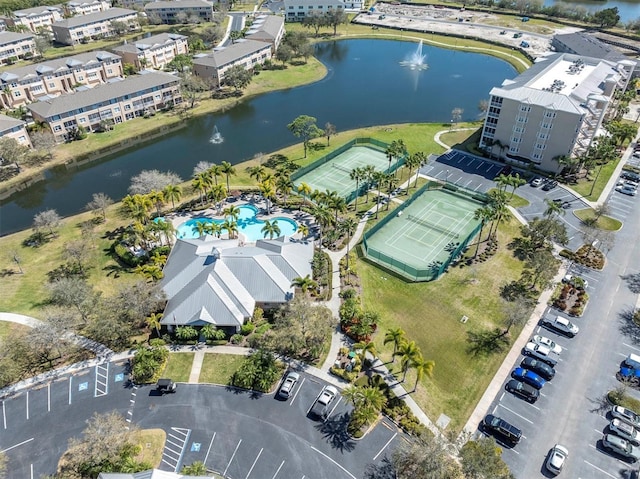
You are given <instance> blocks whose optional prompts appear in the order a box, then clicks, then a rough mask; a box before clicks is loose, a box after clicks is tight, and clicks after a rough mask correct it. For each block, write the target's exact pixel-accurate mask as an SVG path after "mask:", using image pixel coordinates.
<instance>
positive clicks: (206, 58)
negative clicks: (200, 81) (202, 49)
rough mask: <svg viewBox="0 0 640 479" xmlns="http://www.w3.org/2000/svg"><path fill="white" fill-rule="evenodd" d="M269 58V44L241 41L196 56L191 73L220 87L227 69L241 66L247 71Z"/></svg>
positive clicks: (270, 54)
mask: <svg viewBox="0 0 640 479" xmlns="http://www.w3.org/2000/svg"><path fill="white" fill-rule="evenodd" d="M271 56H272V53H271V44H270V43H265V42H258V41H256V40H247V39H242V40H238V41H237V42H236V43H233V44H231V45H229V46H228V47H221V48H216V50H215V51H214V52H213V53H210V54H207V55H196V56H195V58H194V59H193V73H195V74H196V75H198V76H199V77H202V78H205V79H212V81H213V83H214V84H215V85H218V86H220V85H222V84H223V83H224V74H225V72H226V71H227V70H228V69H229V68H231V67H233V66H235V65H242V66H243V67H244V68H245V69H247V70H249V69H251V68H253V67H255V66H256V65H262V64H263V63H264V62H265V61H267V60H270V59H271Z"/></svg>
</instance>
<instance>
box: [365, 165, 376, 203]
mask: <svg viewBox="0 0 640 479" xmlns="http://www.w3.org/2000/svg"><path fill="white" fill-rule="evenodd" d="M362 171H363V178H362V179H363V180H364V181H365V182H366V183H367V197H366V199H365V203H369V189H370V188H371V184H372V183H373V178H374V175H375V174H376V169H375V168H374V167H373V165H367V166H365V167H363V170H362Z"/></svg>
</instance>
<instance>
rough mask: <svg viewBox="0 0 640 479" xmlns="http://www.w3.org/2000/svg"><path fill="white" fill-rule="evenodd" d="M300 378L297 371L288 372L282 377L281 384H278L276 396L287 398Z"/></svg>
mask: <svg viewBox="0 0 640 479" xmlns="http://www.w3.org/2000/svg"><path fill="white" fill-rule="evenodd" d="M299 380H300V375H299V374H298V373H294V372H290V373H289V374H287V376H286V377H285V378H284V381H283V382H282V386H280V390H279V391H278V396H280V397H281V398H284V399H289V398H290V397H291V394H293V390H294V388H295V387H296V384H297V383H298V381H299Z"/></svg>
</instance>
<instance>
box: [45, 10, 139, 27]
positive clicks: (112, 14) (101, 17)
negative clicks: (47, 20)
mask: <svg viewBox="0 0 640 479" xmlns="http://www.w3.org/2000/svg"><path fill="white" fill-rule="evenodd" d="M131 15H138V12H136V11H135V10H128V9H126V8H109V9H108V10H104V11H102V12H95V13H88V14H86V15H78V16H76V17H71V18H67V19H66V20H61V21H59V22H53V24H52V26H54V27H63V28H74V27H80V26H83V25H91V24H92V23H98V22H104V21H107V20H117V19H118V18H121V17H127V16H131Z"/></svg>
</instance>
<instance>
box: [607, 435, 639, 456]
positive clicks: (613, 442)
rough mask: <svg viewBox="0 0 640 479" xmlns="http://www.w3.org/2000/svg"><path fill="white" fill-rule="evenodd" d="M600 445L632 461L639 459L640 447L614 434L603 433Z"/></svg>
mask: <svg viewBox="0 0 640 479" xmlns="http://www.w3.org/2000/svg"><path fill="white" fill-rule="evenodd" d="M602 447H604V448H605V449H606V450H607V451H611V452H614V453H616V454H619V455H620V456H623V457H625V458H627V459H630V460H631V461H632V462H636V461H637V460H638V459H640V447H638V446H634V445H633V444H631V443H630V442H629V441H627V440H626V439H622V438H621V437H620V436H616V435H615V434H605V435H604V436H602Z"/></svg>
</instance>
